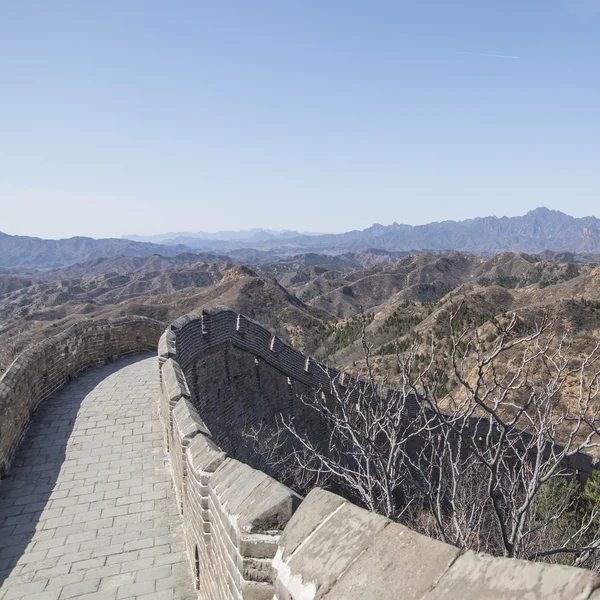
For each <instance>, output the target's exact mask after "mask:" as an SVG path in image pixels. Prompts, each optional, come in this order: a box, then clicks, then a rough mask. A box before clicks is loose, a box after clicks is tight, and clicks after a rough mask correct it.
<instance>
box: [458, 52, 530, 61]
mask: <svg viewBox="0 0 600 600" xmlns="http://www.w3.org/2000/svg"><path fill="white" fill-rule="evenodd" d="M456 54H466V55H468V56H487V57H489V58H512V59H515V58H519V57H518V56H509V55H506V54H484V53H482V52H457V53H456Z"/></svg>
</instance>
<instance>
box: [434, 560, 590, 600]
mask: <svg viewBox="0 0 600 600" xmlns="http://www.w3.org/2000/svg"><path fill="white" fill-rule="evenodd" d="M599 586H600V578H599V577H598V576H597V575H596V574H595V573H593V572H591V571H586V570H584V569H577V568H575V567H566V566H563V565H554V564H545V563H534V562H529V561H525V560H517V559H512V558H496V557H493V556H489V555H487V554H476V553H475V552H472V551H468V552H466V553H465V554H463V555H462V556H461V557H459V558H458V559H457V560H456V562H455V563H454V564H453V565H452V566H451V567H450V569H448V571H447V572H446V574H445V575H444V576H443V577H442V578H441V579H440V581H439V582H438V584H437V585H436V586H435V588H434V589H432V590H431V591H430V592H429V593H428V594H426V595H425V596H424V598H423V600H481V599H482V598H485V599H486V600H519V599H521V598H522V599H526V600H587V599H588V598H589V597H590V595H591V593H592V591H593V590H595V589H596V588H598V587H599Z"/></svg>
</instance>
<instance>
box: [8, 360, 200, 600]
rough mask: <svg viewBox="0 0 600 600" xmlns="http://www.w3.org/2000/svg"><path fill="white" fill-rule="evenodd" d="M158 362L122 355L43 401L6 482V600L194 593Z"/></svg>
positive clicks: (157, 599) (149, 598) (106, 599)
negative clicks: (165, 432) (163, 427)
mask: <svg viewBox="0 0 600 600" xmlns="http://www.w3.org/2000/svg"><path fill="white" fill-rule="evenodd" d="M157 368H158V366H157V362H156V358H147V357H142V358H140V357H133V358H128V359H123V360H120V361H118V362H115V363H112V364H110V365H107V366H105V367H101V368H99V369H95V370H92V371H89V372H87V373H84V374H83V375H81V376H80V377H79V378H77V379H76V380H75V381H74V382H73V383H71V384H69V385H67V386H65V387H64V388H63V389H62V390H60V391H59V392H58V393H56V394H55V395H54V396H53V397H52V398H50V399H49V400H47V401H46V402H45V403H43V404H42V406H41V407H40V410H39V411H38V413H37V415H36V417H35V419H34V422H33V424H32V426H31V429H30V431H29V433H28V436H27V438H26V440H25V442H24V443H23V445H22V446H21V448H20V451H19V453H18V455H17V457H16V459H15V461H14V463H13V466H12V468H11V470H10V472H9V477H8V478H7V479H5V480H4V481H2V482H0V600H12V599H14V598H19V599H21V598H22V599H23V600H25V599H26V600H38V599H39V600H66V599H67V598H86V599H89V600H92V599H93V600H125V599H126V598H131V599H133V598H135V599H139V600H142V599H143V600H174V599H181V600H184V599H185V600H188V599H190V600H191V599H195V598H196V597H197V596H196V593H195V591H194V589H193V584H192V576H191V572H190V568H189V566H188V562H187V558H186V553H185V547H184V542H183V539H184V538H183V532H182V528H181V523H180V519H179V515H178V513H177V508H176V502H175V498H174V494H173V492H172V487H171V476H170V474H169V471H168V469H167V465H166V463H165V460H166V459H165V454H164V450H163V447H162V435H161V432H160V424H159V420H158V411H157V393H158V390H157V385H158V382H157ZM0 418H1V417H0Z"/></svg>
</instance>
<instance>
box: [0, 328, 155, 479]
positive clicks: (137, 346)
mask: <svg viewBox="0 0 600 600" xmlns="http://www.w3.org/2000/svg"><path fill="white" fill-rule="evenodd" d="M163 331H164V324H162V323H160V322H159V321H154V320H152V319H147V318H145V317H123V318H121V319H115V320H102V321H100V320H99V321H92V320H90V321H84V322H82V323H78V324H76V325H74V326H73V327H70V328H69V329H67V330H66V331H64V332H62V333H60V334H59V335H56V336H54V337H51V338H49V339H47V340H45V341H43V342H40V343H39V344H36V345H35V346H32V347H31V348H28V349H27V350H25V351H24V352H23V353H22V354H21V355H19V356H18V357H17V359H16V360H15V361H14V362H13V363H12V364H11V365H10V367H9V368H8V369H7V371H6V372H5V373H4V375H3V376H2V378H0V415H1V418H0V477H3V476H4V475H6V472H7V471H8V468H9V466H10V461H11V458H12V456H13V454H14V452H15V450H16V448H17V446H18V445H19V443H20V441H21V439H22V438H23V435H24V433H25V431H26V430H27V426H28V424H29V422H30V420H31V417H32V415H33V413H34V412H35V410H36V408H37V407H38V405H39V404H40V402H42V401H43V400H44V399H45V398H47V397H48V396H50V395H51V394H52V393H53V392H55V391H56V390H57V389H58V388H60V387H62V386H63V385H64V384H65V383H67V382H69V381H71V380H72V379H74V378H75V377H76V376H77V375H78V374H79V373H81V372H82V371H85V370H86V369H89V368H90V367H95V366H99V365H103V364H105V363H107V362H110V361H112V360H115V359H117V358H121V357H123V356H127V355H129V354H136V353H139V352H152V351H154V350H155V349H156V344H157V342H158V339H159V337H160V335H161V333H162V332H163Z"/></svg>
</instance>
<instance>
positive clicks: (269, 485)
mask: <svg viewBox="0 0 600 600" xmlns="http://www.w3.org/2000/svg"><path fill="white" fill-rule="evenodd" d="M301 501H302V498H301V497H300V496H299V495H298V494H296V493H295V492H293V491H292V490H291V489H290V488H288V487H286V486H285V485H283V484H282V483H279V482H278V481H276V480H275V479H273V478H271V477H268V478H267V479H265V480H264V481H263V482H262V483H260V484H259V485H258V486H257V487H256V488H255V489H254V490H253V491H252V492H251V494H250V495H249V496H248V497H247V498H246V499H245V501H244V503H243V508H242V509H241V510H240V516H239V521H238V527H239V528H240V531H242V532H244V533H262V532H266V531H277V532H279V531H281V530H282V529H283V528H284V527H285V526H286V525H287V523H288V522H289V520H290V519H291V518H292V515H293V514H294V510H295V509H296V507H297V506H298V505H299V504H300V502H301Z"/></svg>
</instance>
